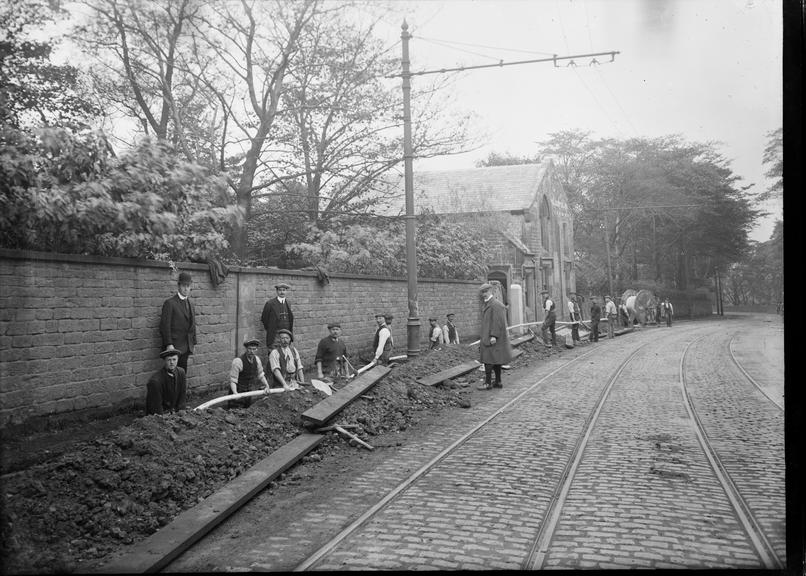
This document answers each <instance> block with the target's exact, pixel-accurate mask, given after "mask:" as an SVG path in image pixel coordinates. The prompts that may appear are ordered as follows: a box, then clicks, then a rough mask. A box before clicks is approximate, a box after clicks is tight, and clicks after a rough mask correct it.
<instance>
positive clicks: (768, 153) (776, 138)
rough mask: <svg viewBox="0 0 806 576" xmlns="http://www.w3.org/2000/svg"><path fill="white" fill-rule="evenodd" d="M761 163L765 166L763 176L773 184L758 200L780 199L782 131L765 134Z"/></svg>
mask: <svg viewBox="0 0 806 576" xmlns="http://www.w3.org/2000/svg"><path fill="white" fill-rule="evenodd" d="M762 160H763V162H764V164H765V165H766V166H767V171H766V172H765V173H764V176H766V177H767V178H770V179H772V180H773V183H772V184H771V185H770V186H769V188H767V189H766V190H765V191H764V192H762V193H761V194H759V195H758V200H760V201H764V200H768V199H770V198H780V197H781V196H782V195H783V193H784V131H783V128H778V129H777V130H773V131H772V132H769V133H768V134H767V146H766V147H765V148H764V156H763V159H762Z"/></svg>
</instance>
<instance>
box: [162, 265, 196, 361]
mask: <svg viewBox="0 0 806 576" xmlns="http://www.w3.org/2000/svg"><path fill="white" fill-rule="evenodd" d="M191 281H192V279H191V277H190V274H188V273H187V272H182V273H180V274H179V281H178V283H177V284H178V290H177V293H176V294H174V295H173V296H172V297H170V298H168V299H167V300H166V301H165V302H164V303H163V304H162V315H161V316H160V334H161V335H162V349H163V350H178V351H179V367H180V368H182V370H183V371H184V373H185V374H186V375H187V369H188V358H189V357H190V355H191V354H193V347H194V346H195V345H196V311H195V310H194V308H193V303H192V302H191V301H190V284H191Z"/></svg>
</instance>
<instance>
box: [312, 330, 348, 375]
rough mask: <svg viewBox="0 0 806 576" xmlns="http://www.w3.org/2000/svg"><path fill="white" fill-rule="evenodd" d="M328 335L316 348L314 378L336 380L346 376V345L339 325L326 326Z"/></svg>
mask: <svg viewBox="0 0 806 576" xmlns="http://www.w3.org/2000/svg"><path fill="white" fill-rule="evenodd" d="M327 330H328V332H329V334H328V335H327V336H325V337H324V338H322V339H321V340H320V341H319V345H318V346H317V347H316V359H315V360H314V361H315V362H316V377H317V378H320V379H321V378H325V377H328V378H332V379H335V378H338V377H339V376H346V375H347V360H346V358H347V345H346V344H345V343H344V341H343V340H342V338H341V324H340V323H338V322H331V323H330V324H328V325H327Z"/></svg>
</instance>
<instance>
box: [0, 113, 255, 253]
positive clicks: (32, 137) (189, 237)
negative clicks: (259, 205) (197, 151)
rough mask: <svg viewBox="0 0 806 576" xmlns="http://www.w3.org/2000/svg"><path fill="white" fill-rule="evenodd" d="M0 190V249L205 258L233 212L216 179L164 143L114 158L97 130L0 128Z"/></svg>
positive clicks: (219, 246) (223, 243) (222, 243)
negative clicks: (82, 131)
mask: <svg viewBox="0 0 806 576" xmlns="http://www.w3.org/2000/svg"><path fill="white" fill-rule="evenodd" d="M0 190H1V191H2V196H0V244H1V245H2V246H3V247H5V248H19V249H31V250H42V251H52V252H66V253H80V254H97V255H105V256H128V257H137V258H160V259H165V258H170V259H175V260H205V259H207V258H212V257H216V256H218V255H220V254H221V253H223V252H225V251H226V250H227V249H228V242H227V240H226V237H227V234H228V232H229V230H230V229H231V228H232V227H233V226H234V225H236V224H237V223H238V220H239V217H240V216H239V212H238V210H237V209H236V208H235V207H234V206H232V205H231V203H230V202H229V199H228V198H227V194H226V188H225V183H224V182H223V181H222V180H221V179H220V178H214V177H211V176H210V175H209V174H208V173H207V171H206V170H205V169H203V168H202V167H200V166H198V165H195V164H192V163H190V162H187V161H185V160H182V159H180V158H178V157H177V155H176V154H175V153H174V151H173V149H172V148H171V147H169V146H168V145H167V144H166V143H165V142H164V141H152V140H149V139H145V140H143V141H142V142H141V143H140V144H139V145H138V146H136V147H135V148H134V149H133V150H131V151H130V152H128V153H127V154H125V155H124V156H122V157H121V158H115V157H114V156H112V154H111V150H110V148H109V146H108V144H107V142H106V140H105V138H104V137H103V135H102V134H100V133H87V134H84V135H80V136H76V135H73V134H71V133H70V132H68V131H66V130H61V129H55V128H49V129H41V130H38V131H36V132H35V133H34V134H28V133H25V132H21V131H18V130H14V129H12V128H10V127H3V128H2V131H1V132H0Z"/></svg>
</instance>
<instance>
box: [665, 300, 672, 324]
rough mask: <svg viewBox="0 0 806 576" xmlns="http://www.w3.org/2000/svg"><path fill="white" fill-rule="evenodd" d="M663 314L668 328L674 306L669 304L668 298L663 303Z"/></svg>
mask: <svg viewBox="0 0 806 576" xmlns="http://www.w3.org/2000/svg"><path fill="white" fill-rule="evenodd" d="M663 313H664V314H665V315H666V326H667V327H670V326H671V325H672V317H673V316H674V306H672V303H671V302H669V298H668V297H667V298H666V299H665V300H664V301H663Z"/></svg>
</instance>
